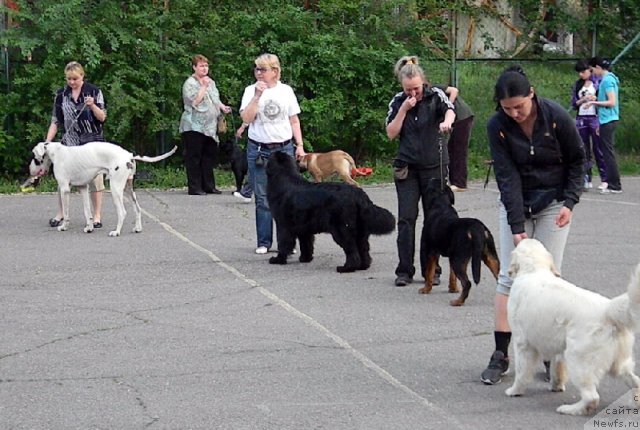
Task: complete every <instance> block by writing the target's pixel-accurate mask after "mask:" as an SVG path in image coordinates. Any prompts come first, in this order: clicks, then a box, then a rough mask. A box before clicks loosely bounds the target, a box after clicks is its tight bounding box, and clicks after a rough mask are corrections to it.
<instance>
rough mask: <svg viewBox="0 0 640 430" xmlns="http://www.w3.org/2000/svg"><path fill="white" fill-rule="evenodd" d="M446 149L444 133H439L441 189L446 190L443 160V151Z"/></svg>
mask: <svg viewBox="0 0 640 430" xmlns="http://www.w3.org/2000/svg"><path fill="white" fill-rule="evenodd" d="M443 151H444V144H443V137H442V133H439V134H438V152H439V153H440V191H444V163H443V162H442V152H443Z"/></svg>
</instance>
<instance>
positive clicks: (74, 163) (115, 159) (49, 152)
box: [29, 142, 177, 236]
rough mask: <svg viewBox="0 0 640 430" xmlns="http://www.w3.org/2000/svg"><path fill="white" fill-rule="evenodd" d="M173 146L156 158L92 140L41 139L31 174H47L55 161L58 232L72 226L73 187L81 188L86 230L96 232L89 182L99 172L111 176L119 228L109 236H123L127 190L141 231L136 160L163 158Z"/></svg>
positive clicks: (168, 154) (174, 150)
mask: <svg viewBox="0 0 640 430" xmlns="http://www.w3.org/2000/svg"><path fill="white" fill-rule="evenodd" d="M176 149H177V147H174V148H173V149H172V150H171V151H169V152H167V153H166V154H163V155H160V156H157V157H140V156H134V155H133V154H132V153H130V152H129V151H126V150H124V149H123V148H121V147H120V146H118V145H115V144H113V143H109V142H89V143H86V144H84V145H81V146H65V145H63V144H62V143H60V142H40V143H38V144H37V145H36V147H35V148H33V155H34V157H33V160H31V164H30V165H29V170H30V173H31V176H42V175H44V174H45V173H46V172H47V171H48V170H49V167H50V166H51V162H53V174H54V176H55V178H56V181H58V190H59V192H60V200H61V201H62V213H63V220H62V224H61V225H60V226H59V227H58V231H65V230H67V228H68V227H69V192H70V190H71V186H72V185H73V186H76V187H78V190H79V191H80V194H81V195H82V204H83V206H84V217H85V220H86V226H85V228H84V231H85V233H91V232H92V231H93V222H92V220H91V204H90V201H89V192H88V187H87V184H88V183H89V182H91V181H92V180H93V178H95V177H96V175H98V174H102V173H106V174H107V175H108V178H109V181H110V187H111V196H112V197H113V204H114V205H115V206H116V212H117V214H118V225H117V226H116V229H115V230H113V231H110V232H109V236H120V230H121V229H122V223H123V222H124V218H125V216H126V215H127V211H126V210H125V209H124V191H125V189H126V191H127V194H128V196H129V197H130V198H131V201H132V203H133V209H134V211H135V214H136V220H135V227H134V229H133V231H134V232H136V233H139V232H141V231H142V215H141V211H140V205H139V204H138V200H137V198H136V194H135V192H134V191H133V175H134V174H135V173H136V160H137V161H145V162H149V163H155V162H157V161H160V160H164V159H165V158H167V157H170V156H171V155H173V153H174V152H176Z"/></svg>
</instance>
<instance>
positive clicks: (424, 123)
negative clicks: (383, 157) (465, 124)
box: [385, 85, 455, 168]
mask: <svg viewBox="0 0 640 430" xmlns="http://www.w3.org/2000/svg"><path fill="white" fill-rule="evenodd" d="M406 98H407V95H406V94H405V93H403V92H400V93H398V94H396V95H395V96H394V97H393V99H392V100H391V102H390V103H389V112H388V113H387V120H386V122H385V124H389V123H390V122H391V121H393V119H394V118H395V117H396V115H397V114H398V110H399V109H400V106H401V105H402V103H403V102H404V101H405V100H406ZM449 109H451V110H454V111H455V108H454V107H453V103H451V102H450V101H449V99H448V98H447V95H446V94H445V93H444V91H442V90H441V89H439V88H436V87H431V88H428V87H427V86H426V85H425V86H424V93H423V97H422V100H420V101H419V102H418V103H416V105H415V106H414V107H413V108H412V109H411V110H410V111H408V112H407V116H406V117H405V119H404V122H403V123H402V129H401V130H400V135H399V138H400V145H399V146H398V155H397V156H396V158H397V159H398V160H401V161H404V162H406V163H408V164H410V165H412V166H416V167H418V168H434V167H437V166H439V165H440V161H441V156H442V164H443V165H447V164H449V155H448V153H449V151H448V150H447V137H445V136H442V135H441V133H440V127H439V126H440V123H441V122H442V121H444V116H445V113H446V112H447V110H449ZM440 139H442V140H441V142H442V152H440V145H438V142H439V141H440Z"/></svg>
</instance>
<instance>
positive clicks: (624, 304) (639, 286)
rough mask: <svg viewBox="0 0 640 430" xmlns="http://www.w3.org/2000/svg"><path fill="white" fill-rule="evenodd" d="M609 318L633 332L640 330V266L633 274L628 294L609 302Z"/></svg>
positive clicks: (639, 265)
mask: <svg viewBox="0 0 640 430" xmlns="http://www.w3.org/2000/svg"><path fill="white" fill-rule="evenodd" d="M607 316H608V317H609V318H610V319H611V320H613V321H614V322H615V323H616V324H621V325H622V326H624V327H627V328H629V329H631V330H633V331H639V330H640V264H638V265H637V266H636V268H635V270H634V272H633V273H632V274H631V280H630V281H629V285H628V286H627V293H626V294H621V295H619V296H617V297H614V298H613V299H612V300H611V301H610V302H609V306H608V307H607Z"/></svg>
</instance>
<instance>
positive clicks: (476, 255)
mask: <svg viewBox="0 0 640 430" xmlns="http://www.w3.org/2000/svg"><path fill="white" fill-rule="evenodd" d="M478 227H481V226H480V225H478V224H475V225H474V226H473V227H472V228H471V229H470V230H469V234H470V235H471V275H472V276H473V282H475V283H476V285H478V284H479V283H480V269H481V268H482V264H481V263H482V254H483V253H484V247H485V237H484V230H485V229H484V228H478Z"/></svg>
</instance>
